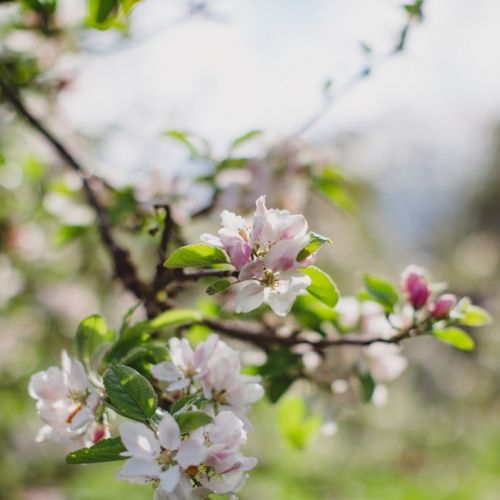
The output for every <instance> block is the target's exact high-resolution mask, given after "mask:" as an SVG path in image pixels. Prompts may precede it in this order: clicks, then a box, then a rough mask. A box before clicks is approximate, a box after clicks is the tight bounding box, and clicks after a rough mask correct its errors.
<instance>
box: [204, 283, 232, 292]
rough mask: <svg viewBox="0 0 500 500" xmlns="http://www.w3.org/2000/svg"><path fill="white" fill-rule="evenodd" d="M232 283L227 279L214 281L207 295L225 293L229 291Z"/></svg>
mask: <svg viewBox="0 0 500 500" xmlns="http://www.w3.org/2000/svg"><path fill="white" fill-rule="evenodd" d="M231 285H232V283H231V282H230V281H229V280H226V279H221V280H217V281H214V282H213V283H212V284H211V285H210V286H209V287H208V288H207V293H208V295H215V294H216V293H220V292H223V291H224V290H227V289H228V288H229V287H230V286H231Z"/></svg>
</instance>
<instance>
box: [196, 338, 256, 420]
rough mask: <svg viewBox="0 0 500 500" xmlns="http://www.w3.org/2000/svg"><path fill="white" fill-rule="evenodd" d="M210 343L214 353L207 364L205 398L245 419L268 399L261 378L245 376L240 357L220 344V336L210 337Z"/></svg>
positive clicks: (208, 357)
mask: <svg viewBox="0 0 500 500" xmlns="http://www.w3.org/2000/svg"><path fill="white" fill-rule="evenodd" d="M207 343H208V344H209V345H211V346H213V349H212V350H211V352H210V356H207V357H206V358H205V361H204V364H203V375H202V376H201V378H200V382H201V385H202V388H203V394H204V396H205V397H206V398H207V399H209V400H213V401H214V402H216V403H218V404H219V405H222V407H228V408H231V409H232V410H233V411H235V412H236V413H238V414H239V415H242V414H243V413H244V412H245V411H246V410H247V409H248V407H249V406H250V405H251V404H253V403H255V402H256V401H258V400H259V399H260V398H262V396H263V395H264V389H263V388H262V386H261V385H260V384H259V383H257V382H258V381H259V378H258V377H250V376H245V375H241V373H240V372H241V363H240V358H239V353H238V352H237V351H235V350H234V349H232V348H231V347H229V346H228V345H227V344H226V343H225V342H222V341H221V340H219V339H218V337H217V335H210V337H209V338H208V340H207Z"/></svg>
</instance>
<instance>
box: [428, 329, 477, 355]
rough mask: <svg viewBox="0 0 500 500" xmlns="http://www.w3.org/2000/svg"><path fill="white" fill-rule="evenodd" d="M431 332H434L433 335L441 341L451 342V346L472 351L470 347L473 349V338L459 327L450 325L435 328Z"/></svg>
mask: <svg viewBox="0 0 500 500" xmlns="http://www.w3.org/2000/svg"><path fill="white" fill-rule="evenodd" d="M432 333H433V334H434V337H436V338H437V339H439V340H440V341H441V342H446V343H447V344H451V345H452V346H453V347H456V348H457V349H461V350H462V351H472V349H474V346H475V343H474V340H473V339H472V337H471V336H470V335H469V334H468V333H467V332H466V331H464V330H462V329H461V328H456V327H455V326H450V327H448V328H443V329H436V330H434V331H433V332H432Z"/></svg>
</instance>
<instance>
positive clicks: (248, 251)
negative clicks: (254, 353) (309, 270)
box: [201, 196, 315, 316]
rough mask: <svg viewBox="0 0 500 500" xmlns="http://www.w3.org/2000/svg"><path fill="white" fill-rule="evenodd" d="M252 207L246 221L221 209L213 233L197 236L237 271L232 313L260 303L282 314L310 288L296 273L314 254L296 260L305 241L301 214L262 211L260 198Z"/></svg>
mask: <svg viewBox="0 0 500 500" xmlns="http://www.w3.org/2000/svg"><path fill="white" fill-rule="evenodd" d="M256 206H257V208H256V211H255V214H254V216H253V218H252V219H251V220H249V221H247V220H246V219H244V218H243V217H240V216H238V215H236V214H234V213H232V212H229V211H227V210H224V211H223V212H222V214H221V220H222V228H221V229H220V230H219V232H218V235H217V236H214V235H211V234H203V235H202V236H201V239H202V241H204V242H205V243H207V244H209V245H212V246H214V247H217V248H222V249H224V250H225V251H226V253H227V254H228V255H229V258H230V260H231V264H233V266H234V267H235V268H236V270H237V271H238V281H239V282H240V284H239V289H238V294H237V297H236V306H235V310H236V312H249V311H251V310H253V309H256V308H257V307H259V306H260V305H261V304H262V303H266V304H269V306H270V307H271V308H272V309H273V311H274V312H275V313H276V314H278V315H280V316H285V315H286V314H288V313H289V312H290V309H291V308H292V305H293V302H294V300H295V297H296V296H297V295H298V294H299V293H300V292H302V291H304V290H305V289H306V288H307V287H308V286H309V285H310V284H311V279H310V278H309V276H307V275H305V274H303V273H301V272H300V269H301V268H304V267H306V266H308V265H310V264H312V263H313V262H314V259H315V253H312V254H311V255H309V256H307V257H306V258H305V259H303V260H297V257H298V256H299V254H300V252H301V250H303V249H304V248H305V247H306V246H307V244H308V243H309V241H310V239H309V236H308V234H307V230H308V225H307V221H306V219H305V217H304V216H303V215H292V214H290V212H288V211H287V210H277V209H274V208H270V209H269V208H267V207H266V201H265V197H264V196H261V197H260V198H258V199H257V202H256Z"/></svg>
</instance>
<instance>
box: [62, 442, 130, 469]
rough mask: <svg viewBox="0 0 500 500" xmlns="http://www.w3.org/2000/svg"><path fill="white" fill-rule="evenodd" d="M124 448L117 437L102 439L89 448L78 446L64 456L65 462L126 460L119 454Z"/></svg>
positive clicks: (91, 462)
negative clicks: (78, 447)
mask: <svg viewBox="0 0 500 500" xmlns="http://www.w3.org/2000/svg"><path fill="white" fill-rule="evenodd" d="M126 450H127V448H125V446H124V445H123V443H122V440H121V438H119V437H115V438H109V439H103V440H102V441H99V442H98V443H97V444H95V445H94V446H91V447H90V448H80V449H79V450H75V451H73V452H71V453H70V454H69V455H68V456H67V457H66V463H67V464H73V465H76V464H94V463H98V462H113V461H115V460H126V458H127V457H122V456H121V453H122V452H124V451H126Z"/></svg>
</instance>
